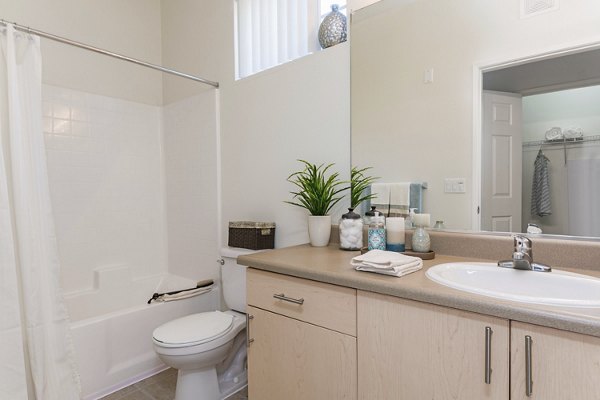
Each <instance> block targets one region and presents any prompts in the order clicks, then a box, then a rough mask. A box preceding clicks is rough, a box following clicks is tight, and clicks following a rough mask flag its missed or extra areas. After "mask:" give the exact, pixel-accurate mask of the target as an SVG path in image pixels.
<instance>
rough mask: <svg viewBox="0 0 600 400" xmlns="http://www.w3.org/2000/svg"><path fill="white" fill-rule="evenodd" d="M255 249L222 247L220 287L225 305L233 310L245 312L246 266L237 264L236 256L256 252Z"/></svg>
mask: <svg viewBox="0 0 600 400" xmlns="http://www.w3.org/2000/svg"><path fill="white" fill-rule="evenodd" d="M256 252H257V251H256V250H249V249H241V248H237V247H223V248H222V249H221V258H222V259H223V266H222V267H221V287H222V288H223V298H224V299H225V305H226V306H227V307H228V308H230V309H232V310H235V311H239V312H243V313H245V312H246V268H247V267H246V266H245V265H238V263H237V258H238V257H239V256H242V255H246V254H252V253H256Z"/></svg>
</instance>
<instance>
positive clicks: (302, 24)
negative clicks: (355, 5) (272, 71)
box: [234, 0, 346, 79]
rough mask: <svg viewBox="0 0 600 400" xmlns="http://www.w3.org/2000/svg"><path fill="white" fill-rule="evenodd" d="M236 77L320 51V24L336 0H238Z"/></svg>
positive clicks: (343, 9) (341, 3)
mask: <svg viewBox="0 0 600 400" xmlns="http://www.w3.org/2000/svg"><path fill="white" fill-rule="evenodd" d="M234 1H235V3H234V4H235V17H236V56H237V63H236V64H237V70H236V77H237V78H238V79H239V78H244V77H246V76H249V75H252V74H255V73H257V72H259V71H262V70H265V69H267V68H271V67H273V66H276V65H279V64H283V63H285V62H288V61H291V60H294V59H296V58H299V57H302V56H304V55H306V54H309V53H312V52H315V51H317V50H320V48H321V47H320V46H319V41H318V36H317V35H318V31H319V24H320V23H321V20H322V18H323V17H324V16H325V15H327V13H329V11H330V10H331V4H338V5H339V6H340V11H341V12H345V6H346V4H345V3H346V2H345V1H334V0H320V1H319V0H234Z"/></svg>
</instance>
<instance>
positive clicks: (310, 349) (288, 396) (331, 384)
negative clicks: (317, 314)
mask: <svg viewBox="0 0 600 400" xmlns="http://www.w3.org/2000/svg"><path fill="white" fill-rule="evenodd" d="M247 312H248V314H249V315H250V316H252V318H251V319H250V325H249V330H248V334H249V338H250V339H253V340H252V342H251V343H250V346H249V348H248V382H249V384H248V394H249V399H250V400H282V399H285V400H308V399H310V400H336V399H339V400H342V399H344V400H354V399H356V391H357V383H356V379H357V372H356V338H355V337H353V336H349V335H345V334H342V333H339V332H335V331H332V330H329V329H326V328H322V327H319V326H316V325H312V324H309V323H306V322H302V321H298V320H296V319H293V318H289V317H285V316H282V315H279V314H275V313H272V312H269V311H265V310H261V309H259V308H255V307H250V306H249V307H248V310H247Z"/></svg>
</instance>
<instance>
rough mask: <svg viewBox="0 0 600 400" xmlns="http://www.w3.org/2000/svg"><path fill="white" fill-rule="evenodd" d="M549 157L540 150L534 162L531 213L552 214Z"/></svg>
mask: <svg viewBox="0 0 600 400" xmlns="http://www.w3.org/2000/svg"><path fill="white" fill-rule="evenodd" d="M549 162H550V160H548V157H546V155H545V154H544V153H543V152H542V151H541V150H540V151H539V152H538V155H537V157H536V158H535V162H534V164H533V186H532V188H531V215H537V216H538V217H545V216H547V215H552V206H551V201H550V172H549V169H548V163H549Z"/></svg>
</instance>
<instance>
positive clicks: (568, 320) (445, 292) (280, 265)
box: [238, 245, 600, 337]
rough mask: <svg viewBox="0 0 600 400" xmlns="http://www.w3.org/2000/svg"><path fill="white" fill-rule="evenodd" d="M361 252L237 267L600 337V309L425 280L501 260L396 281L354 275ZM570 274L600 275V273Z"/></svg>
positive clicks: (312, 251) (277, 258) (274, 256)
mask: <svg viewBox="0 0 600 400" xmlns="http://www.w3.org/2000/svg"><path fill="white" fill-rule="evenodd" d="M358 254H359V252H356V251H342V250H339V249H338V247H337V245H331V246H328V247H311V246H309V245H301V246H294V247H288V248H283V249H276V250H269V251H265V252H260V253H255V254H250V255H246V256H241V257H239V258H238V264H242V265H246V266H249V267H252V268H256V269H261V270H265V271H271V272H276V273H280V274H285V275H290V276H296V277H299V278H306V279H311V280H315V281H319V282H325V283H330V284H334V285H339V286H346V287H350V288H354V289H358V290H364V291H369V292H375V293H381V294H387V295H391V296H396V297H401V298H404V299H410V300H416V301H421V302H425V303H431V304H437V305H441V306H446V307H451V308H456V309H459V310H465V311H471V312H476V313H480V314H486V315H492V316H496V317H500V318H506V319H511V320H514V321H521V322H527V323H531V324H536V325H541V326H546V327H551V328H557V329H563V330H567V331H571V332H577V333H583V334H587V335H593V336H597V337H600V308H574V307H554V306H545V305H537V304H527V303H519V302H514V301H507V300H500V299H495V298H492V297H486V296H480V295H476V294H471V293H467V292H463V291H460V290H456V289H452V288H449V287H446V286H442V285H440V284H437V283H435V282H433V281H431V280H430V279H429V278H427V277H426V276H425V272H426V271H427V269H429V268H430V267H432V266H434V265H437V264H441V263H447V262H457V261H486V262H496V261H495V260H484V259H475V258H466V257H457V256H445V255H436V258H435V259H434V260H430V261H424V262H423V269H422V270H420V271H417V272H415V273H412V274H410V275H406V276H404V277H402V278H397V277H394V276H386V275H380V274H374V273H369V272H359V271H355V270H354V268H353V267H352V266H351V265H350V260H351V259H352V257H355V256H357V255H358ZM565 270H567V269H565ZM570 271H571V272H578V273H584V274H589V275H593V276H596V277H600V273H599V272H598V271H582V270H577V271H576V270H570ZM532 273H534V272H532ZM598 296H600V293H598Z"/></svg>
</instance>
